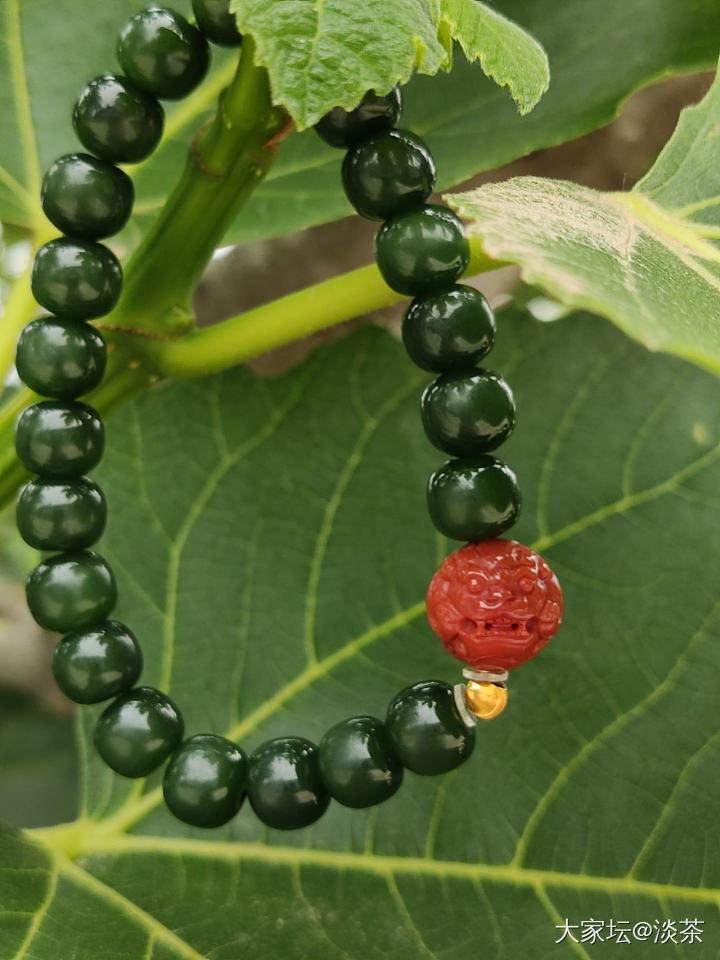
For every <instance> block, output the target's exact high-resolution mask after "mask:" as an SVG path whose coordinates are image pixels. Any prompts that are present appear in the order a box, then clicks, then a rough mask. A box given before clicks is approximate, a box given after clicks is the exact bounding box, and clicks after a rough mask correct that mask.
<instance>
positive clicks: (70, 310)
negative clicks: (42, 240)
mask: <svg viewBox="0 0 720 960" xmlns="http://www.w3.org/2000/svg"><path fill="white" fill-rule="evenodd" d="M30 284H31V286H32V292H33V296H34V297H35V299H36V300H37V302H38V303H39V304H40V306H42V307H45V309H46V310H49V311H50V312H51V313H57V314H59V315H61V316H62V315H66V316H68V315H69V316H71V317H72V318H73V319H75V320H91V319H93V317H101V316H103V314H105V313H110V311H111V310H112V308H113V307H114V306H115V304H116V303H117V301H118V297H119V296H120V291H121V290H122V268H121V266H120V263H119V262H118V259H117V257H116V256H115V254H114V253H112V251H110V250H108V248H107V247H104V246H103V245H102V244H101V243H95V241H94V240H72V239H71V238H70V237H58V238H57V239H55V240H50V242H49V243H46V244H45V245H44V246H42V247H40V249H39V250H38V252H37V253H36V255H35V262H34V263H33V268H32V276H31V280H30Z"/></svg>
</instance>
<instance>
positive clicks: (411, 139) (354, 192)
mask: <svg viewBox="0 0 720 960" xmlns="http://www.w3.org/2000/svg"><path fill="white" fill-rule="evenodd" d="M342 179H343V185H344V187H345V193H346V194H347V198H348V200H349V201H350V203H351V204H352V205H353V206H354V207H355V209H356V210H357V212H358V213H359V214H360V215H361V216H363V217H367V218H368V219H369V220H387V219H389V218H390V217H394V216H397V215H398V214H402V213H409V212H410V211H411V210H415V209H416V208H418V207H421V206H422V205H423V204H424V203H425V201H426V200H427V198H428V197H429V196H430V194H431V193H432V191H433V187H434V186H435V163H434V162H433V158H432V157H431V156H430V153H429V151H428V149H427V147H426V146H425V144H424V143H423V142H422V140H420V138H419V137H416V136H414V135H413V134H412V133H405V131H401V130H391V131H390V133H385V134H382V135H381V136H379V137H371V138H370V139H369V140H363V141H362V142H361V143H358V144H357V145H356V146H354V147H353V148H352V150H348V152H347V153H346V154H345V159H344V161H343V165H342Z"/></svg>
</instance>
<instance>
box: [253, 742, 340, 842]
mask: <svg viewBox="0 0 720 960" xmlns="http://www.w3.org/2000/svg"><path fill="white" fill-rule="evenodd" d="M247 795H248V800H249V801H250V805H251V806H252V808H253V810H254V811H255V814H256V815H257V817H258V819H260V820H261V821H262V822H263V823H264V824H266V825H267V826H268V827H274V828H275V829H276V830H295V829H298V828H299V827H307V826H309V825H310V824H311V823H315V821H316V820H318V819H319V818H320V817H321V816H322V815H323V813H325V811H326V810H327V808H328V804H329V803H330V794H329V793H328V790H327V788H326V786H325V784H324V783H323V781H322V777H321V776H320V767H319V764H318V748H317V747H316V746H315V744H314V743H311V741H310V740H305V739H304V738H303V737H279V738H278V739H276V740H268V741H267V742H266V743H263V744H262V745H261V746H259V747H258V748H257V750H256V751H255V752H254V753H253V754H252V756H251V757H250V768H249V771H248V780H247Z"/></svg>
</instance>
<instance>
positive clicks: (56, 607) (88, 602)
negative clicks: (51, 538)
mask: <svg viewBox="0 0 720 960" xmlns="http://www.w3.org/2000/svg"><path fill="white" fill-rule="evenodd" d="M25 593H26V595H27V602H28V607H29V608H30V613H31V614H32V615H33V617H34V618H35V620H36V621H37V623H39V624H40V626H41V627H44V628H45V630H54V631H56V632H57V633H69V632H70V631H71V630H82V629H84V628H85V627H90V626H92V625H93V624H95V623H98V622H99V621H100V620H105V619H106V618H107V617H108V615H109V614H110V612H111V610H112V608H113V607H114V606H115V602H116V600H117V584H116V583H115V577H114V576H113V572H112V570H111V569H110V567H109V566H108V565H107V563H106V562H105V560H103V558H102V557H101V556H99V555H98V554H97V553H91V552H90V551H89V550H84V551H80V552H77V553H59V554H57V555H56V556H54V557H50V558H49V559H48V560H44V561H43V562H42V563H41V564H39V565H38V566H37V567H35V569H34V570H33V571H32V573H31V574H30V576H29V577H28V579H27V583H26V585H25Z"/></svg>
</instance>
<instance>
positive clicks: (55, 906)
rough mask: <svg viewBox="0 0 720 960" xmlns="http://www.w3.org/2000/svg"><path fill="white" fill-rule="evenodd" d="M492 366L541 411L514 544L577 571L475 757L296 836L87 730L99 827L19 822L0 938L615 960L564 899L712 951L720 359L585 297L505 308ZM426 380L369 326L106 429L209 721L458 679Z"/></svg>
mask: <svg viewBox="0 0 720 960" xmlns="http://www.w3.org/2000/svg"><path fill="white" fill-rule="evenodd" d="M493 366H495V367H496V368H497V369H499V370H500V371H503V372H504V373H505V374H506V375H507V376H508V377H509V379H510V381H511V382H512V384H513V386H514V387H515V390H516V394H517V400H518V407H519V411H520V420H519V424H518V428H517V432H516V434H515V436H514V437H513V439H512V440H511V441H510V443H509V444H508V446H507V448H506V451H507V452H506V458H507V460H508V462H510V463H511V464H512V465H513V467H514V468H515V469H516V470H517V473H518V475H519V478H520V482H521V485H522V488H523V491H524V497H525V506H524V513H523V517H522V519H521V522H520V524H519V525H518V527H517V528H516V531H515V533H516V535H517V536H518V538H519V539H522V540H524V541H525V542H528V543H533V544H534V545H535V546H536V547H538V548H539V549H541V550H542V551H543V552H544V553H545V555H546V556H547V557H548V558H549V560H550V561H551V563H552V564H553V565H554V567H555V568H556V569H557V571H558V573H559V575H560V576H561V578H562V580H563V583H564V588H565V593H566V599H567V616H566V623H565V625H564V627H563V629H562V631H561V633H560V634H559V635H558V637H557V638H556V639H554V640H553V641H552V643H551V644H550V646H549V647H548V648H547V649H546V650H545V651H543V653H542V654H541V655H540V656H539V657H538V658H537V660H536V661H534V662H533V663H532V664H529V665H528V666H526V667H525V668H523V669H522V670H520V671H518V672H517V675H513V677H512V683H511V701H510V705H509V707H508V710H507V711H506V712H505V714H503V716H502V717H500V718H499V719H497V720H495V721H493V722H492V723H489V724H487V725H484V726H483V727H482V728H481V729H480V730H479V731H478V733H479V737H478V745H477V748H476V753H475V756H474V757H473V758H472V759H471V760H470V761H469V762H468V763H467V764H466V765H465V766H464V767H462V768H461V769H460V770H458V771H457V772H456V773H454V774H452V775H449V776H447V777H441V778H419V777H415V776H412V775H407V777H406V782H405V783H404V785H403V787H402V789H401V791H400V792H399V794H398V795H397V796H396V797H395V798H393V799H392V800H391V801H389V802H388V803H386V804H384V805H382V806H381V807H379V808H376V809H374V810H370V811H351V810H348V809H345V808H342V807H340V806H338V805H333V806H331V808H330V810H329V811H328V813H327V814H326V816H325V817H324V818H323V819H322V820H321V821H320V822H319V823H318V824H317V825H316V826H314V827H313V828H311V829H310V830H308V831H305V832H299V833H290V834H282V833H277V832H273V831H268V830H264V829H262V828H260V827H259V826H258V824H257V822H256V821H255V819H254V817H253V815H252V812H251V811H250V810H249V809H247V808H244V809H243V810H242V811H241V812H240V814H239V815H238V817H237V818H236V819H235V821H234V822H233V824H232V825H231V826H230V827H228V828H223V829H222V830H219V831H215V832H202V831H197V830H192V829H189V828H185V827H183V826H181V825H180V824H178V823H176V822H175V821H173V820H172V818H171V817H170V816H169V815H168V814H167V813H166V812H165V811H164V810H163V807H162V805H161V803H160V798H159V794H158V791H157V783H156V781H155V780H154V781H153V782H152V783H146V784H142V783H141V784H139V785H133V784H132V783H130V782H128V781H124V780H121V779H120V778H113V777H111V776H110V775H109V774H108V773H107V772H106V771H105V770H104V769H103V767H102V765H101V764H100V763H99V761H98V760H97V759H96V758H95V756H94V754H93V752H92V750H90V749H88V750H85V751H83V767H84V771H85V776H84V789H83V797H84V799H83V805H82V817H81V819H80V820H79V821H78V822H77V823H76V824H73V825H71V826H69V827H66V828H59V829H54V830H53V829H50V830H47V831H40V832H37V833H35V834H33V837H34V839H35V840H36V841H37V842H38V843H39V844H40V846H33V845H31V844H30V842H29V841H28V840H24V839H22V838H20V837H18V836H17V835H16V834H14V833H7V834H5V835H4V837H3V839H2V841H1V842H2V849H1V851H0V856H2V863H3V866H4V868H5V869H4V870H3V871H2V872H1V873H0V882H1V884H2V885H1V886H0V908H1V909H3V910H5V911H7V913H6V914H5V915H3V917H2V921H1V923H2V929H3V930H4V933H5V938H6V942H3V947H4V951H3V955H6V956H13V955H14V954H15V952H16V951H17V956H19V957H23V956H27V957H33V958H34V960H46V958H47V960H58V958H62V960H65V958H66V957H67V958H69V957H73V958H74V960H85V958H87V960H98V958H104V957H110V956H111V955H112V956H122V957H123V958H126V957H133V958H134V957H138V958H139V957H151V956H152V957H162V958H171V957H185V958H193V960H199V958H201V957H212V958H218V960H219V958H225V960H237V958H240V957H246V956H250V957H252V958H253V960H263V958H268V960H270V958H272V960H275V958H276V957H278V956H287V957H290V958H297V960H301V958H302V960H304V958H307V957H308V956H313V955H316V954H320V953H322V954H323V955H329V956H331V957H343V958H345V960H349V958H352V960H355V958H357V960H365V958H367V957H378V958H379V957H388V956H392V957H393V960H405V958H407V960H417V958H418V957H421V956H422V957H425V956H430V957H432V956H437V957H441V958H443V960H456V958H460V957H466V956H468V955H478V956H484V955H486V954H488V955H497V956H505V957H507V958H509V960H526V958H530V960H531V958H538V960H545V958H546V957H548V956H550V955H552V956H553V957H554V956H558V957H560V958H562V957H567V958H570V957H573V956H574V955H577V954H579V955H581V956H584V957H587V956H591V957H595V956H605V955H606V953H605V952H603V947H602V946H600V947H599V948H596V947H592V946H589V945H588V946H583V949H582V952H581V951H579V950H577V949H575V952H573V947H572V945H571V944H569V943H565V944H563V945H560V946H557V947H555V946H554V941H555V939H556V938H557V936H558V932H557V930H556V929H555V924H556V923H558V922H560V918H561V917H565V916H567V917H569V918H570V919H571V920H572V921H573V922H575V923H579V922H580V920H582V919H585V918H589V917H594V918H605V919H610V918H614V919H615V920H616V921H632V922H633V923H635V922H637V921H640V920H646V919H647V920H650V921H651V922H652V921H654V920H655V919H656V918H670V919H682V918H685V917H696V916H697V917H699V918H701V919H703V918H704V919H705V921H706V926H707V927H708V928H709V929H708V930H707V932H706V937H705V942H704V944H693V945H691V946H690V945H685V946H682V945H678V946H677V949H676V951H675V952H673V953H672V955H676V954H677V955H679V956H681V957H685V956H687V957H688V958H694V960H698V958H705V960H709V958H711V957H712V958H714V957H715V956H716V954H717V942H716V939H715V937H714V935H713V924H714V923H715V919H714V918H715V916H716V910H717V907H718V905H720V866H719V864H720V860H719V859H718V857H717V855H716V854H717V847H718V844H717V839H716V830H715V826H714V825H715V823H716V821H717V819H718V814H719V813H720V797H719V796H718V791H717V788H716V785H717V776H716V773H715V771H716V767H717V764H718V762H719V761H720V754H719V750H720V748H719V746H718V745H719V743H720V741H719V739H718V695H717V681H716V677H717V670H718V668H720V645H719V644H718V642H717V641H718V629H719V627H718V613H719V610H720V604H719V603H718V586H717V585H718V583H719V582H720V553H718V551H717V549H716V544H717V542H718V537H719V536H720V512H719V508H720V500H719V499H718V497H717V487H718V483H719V482H720V392H718V389H717V382H716V380H715V379H714V378H713V377H711V376H710V375H708V374H705V373H704V372H701V371H698V370H697V369H696V368H694V367H692V366H690V365H688V364H685V363H684V362H682V361H679V360H677V359H673V358H668V357H660V356H651V355H650V354H648V353H647V352H646V351H645V350H643V349H642V348H640V347H638V346H636V345H634V344H632V343H631V342H629V341H627V340H626V339H625V338H623V337H622V336H621V335H620V334H619V333H618V332H617V331H615V330H614V329H613V328H612V327H611V326H610V325H609V324H606V323H605V322H603V321H602V320H599V319H597V318H594V317H591V316H576V317H573V318H571V319H568V320H563V321H558V322H557V323H555V324H549V325H541V324H538V323H535V322H531V321H528V320H526V319H521V318H518V317H511V316H504V317H503V319H502V322H501V335H500V343H499V346H498V348H497V351H496V353H495V354H494V357H493ZM420 379H421V377H420V375H419V374H418V373H417V371H416V370H415V369H414V368H413V367H412V366H411V365H410V363H409V362H408V360H407V359H406V358H405V356H404V355H403V352H402V349H401V347H400V345H399V344H398V343H396V342H395V341H394V340H392V339H391V338H390V336H389V335H388V334H386V333H384V332H381V331H378V330H375V329H364V330H362V331H360V332H358V333H356V334H354V335H353V336H351V337H348V338H346V339H344V340H342V341H339V342H337V343H336V344H335V345H333V346H332V347H329V348H326V349H324V350H322V351H320V352H318V353H316V354H315V355H314V356H313V357H312V358H311V359H310V360H308V361H307V362H306V363H305V364H304V365H303V366H302V367H301V368H299V369H297V370H295V371H293V372H292V373H289V374H286V375H283V376H281V377H278V378H276V379H271V380H261V381H259V380H257V379H256V378H255V377H254V376H253V375H252V374H251V373H249V372H248V371H247V370H236V371H233V372H230V373H227V374H225V375H222V376H218V377H214V378H212V379H208V380H204V381H193V382H190V383H185V384H174V385H168V386H164V387H161V388H159V389H157V390H155V391H153V392H150V393H148V394H146V395H145V396H143V397H142V398H141V399H140V400H139V401H137V402H136V403H135V404H134V405H133V406H132V408H130V409H128V410H125V411H124V412H122V413H120V414H118V415H117V416H116V417H115V418H113V420H112V421H111V423H110V424H109V452H108V458H107V461H106V463H105V465H104V467H103V470H102V471H101V477H102V481H103V483H104V484H105V487H106V490H107V494H108V500H109V503H110V507H111V521H110V528H109V532H108V535H107V537H106V541H105V544H104V548H103V549H104V551H105V553H106V554H107V555H108V556H109V558H110V559H111V560H112V562H113V564H114V566H115V569H116V571H117V572H118V575H119V579H120V585H121V597H122V602H121V608H120V610H119V614H120V616H122V617H123V618H127V619H128V621H129V622H130V623H131V624H132V625H133V627H134V629H136V630H137V632H138V634H139V636H140V638H141V640H142V642H143V645H144V648H145V653H146V660H147V670H146V674H145V679H146V680H147V681H148V682H150V683H160V684H162V685H163V687H164V688H166V689H168V690H169V691H170V693H171V695H172V696H173V697H175V698H176V699H177V700H178V702H179V704H180V705H181V706H182V709H183V710H184V712H185V716H186V720H187V726H188V731H189V732H196V731H200V730H208V729H209V730H215V731H223V732H225V733H228V734H230V735H231V736H235V737H238V738H239V739H241V740H242V742H243V744H244V745H245V746H246V747H247V748H249V749H252V748H254V747H255V746H256V745H257V744H258V743H259V742H260V741H261V740H263V739H265V738H266V737H268V736H274V735H279V734H288V733H295V734H301V735H306V736H309V737H312V738H317V737H319V736H320V735H321V734H322V732H323V731H324V730H325V729H326V728H327V727H328V726H329V725H330V724H331V723H333V722H335V721H337V720H339V719H340V718H341V717H343V716H347V715H349V714H352V713H355V712H371V713H375V714H382V711H383V710H384V708H385V704H386V703H387V701H388V699H389V697H390V696H391V695H392V693H393V692H394V691H395V690H397V689H398V688H399V687H401V686H402V685H404V684H406V683H408V682H411V681H413V680H417V679H420V678H423V677H429V676H442V677H446V678H449V679H450V678H454V677H458V675H459V665H457V664H455V663H454V661H451V659H450V658H449V657H448V656H447V655H446V654H445V653H444V652H443V651H442V649H441V647H440V645H439V644H438V643H437V642H436V641H435V640H434V639H433V637H432V635H431V632H430V630H429V628H428V627H427V625H426V623H425V620H424V616H423V594H424V591H425V587H426V584H427V581H428V578H429V577H430V575H431V572H432V570H433V569H434V567H435V566H436V564H437V562H438V558H439V556H441V555H442V553H443V552H444V550H445V549H446V546H447V544H445V543H443V542H440V541H439V540H438V539H437V538H436V536H435V535H434V534H433V532H432V529H431V527H430V524H429V521H428V519H427V516H426V511H425V507H424V503H423V485H424V477H425V475H426V473H427V472H428V470H429V469H430V468H431V467H432V465H433V464H436V463H437V462H438V461H439V460H440V456H439V454H438V453H437V452H436V451H433V450H431V448H430V447H429V445H428V444H427V442H426V441H425V439H424V437H423V436H422V431H421V428H420V425H419V418H418V409H417V394H418V390H419V386H420V383H419V381H420ZM92 713H93V711H91V710H87V711H84V716H85V717H86V726H85V727H84V730H85V736H86V737H89V734H90V728H91V724H92V716H91V715H92ZM69 917H72V918H73V920H72V922H70V921H69V920H68V918H69ZM10 920H11V921H12V922H10ZM21 945H22V946H21ZM659 949H660V948H659V946H657V945H655V944H653V943H652V942H650V943H649V944H646V945H642V944H640V943H635V944H634V945H633V947H628V951H627V952H628V955H630V956H632V957H633V960H640V958H645V957H648V958H652V957H655V956H656V955H658V953H657V951H658V950H659ZM667 949H668V951H671V949H672V948H670V947H669V948H667ZM607 950H608V952H609V951H611V950H612V947H608V948H607ZM660 955H663V954H662V951H661V952H660ZM667 955H670V953H668V954H667Z"/></svg>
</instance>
